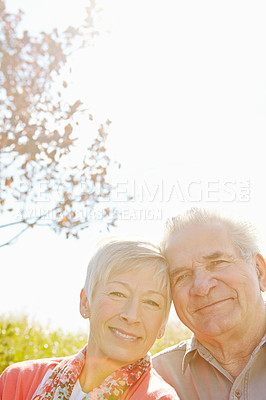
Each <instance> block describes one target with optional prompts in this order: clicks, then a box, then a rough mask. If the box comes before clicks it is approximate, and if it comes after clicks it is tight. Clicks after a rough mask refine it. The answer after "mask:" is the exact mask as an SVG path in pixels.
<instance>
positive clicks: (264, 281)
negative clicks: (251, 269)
mask: <svg viewBox="0 0 266 400" xmlns="http://www.w3.org/2000/svg"><path fill="white" fill-rule="evenodd" d="M256 271H257V275H258V280H259V285H260V290H261V291H262V292H264V291H265V290H266V264H265V260H264V258H263V257H262V255H261V254H257V255H256Z"/></svg>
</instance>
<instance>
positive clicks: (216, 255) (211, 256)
mask: <svg viewBox="0 0 266 400" xmlns="http://www.w3.org/2000/svg"><path fill="white" fill-rule="evenodd" d="M222 256H225V254H224V253H222V252H221V251H215V252H213V253H211V254H208V255H207V256H202V258H203V260H214V259H216V258H220V257H222Z"/></svg>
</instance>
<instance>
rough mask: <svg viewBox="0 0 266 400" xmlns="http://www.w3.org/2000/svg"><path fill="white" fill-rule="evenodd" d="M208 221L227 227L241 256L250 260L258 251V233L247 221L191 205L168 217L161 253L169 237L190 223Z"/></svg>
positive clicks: (199, 223)
mask: <svg viewBox="0 0 266 400" xmlns="http://www.w3.org/2000/svg"><path fill="white" fill-rule="evenodd" d="M209 222H216V223H220V224H221V225H223V226H225V227H226V228H227V229H228V232H229V233H230V235H231V238H232V243H233V244H234V246H235V247H236V248H237V249H239V250H240V252H241V255H242V257H243V258H244V259H245V260H247V261H251V258H252V256H253V255H255V254H258V253H260V250H259V245H258V235H257V232H256V229H255V227H254V226H253V225H252V224H251V223H250V222H248V221H245V220H239V219H236V218H234V217H232V216H228V215H224V214H222V213H221V212H219V211H218V210H214V209H203V208H197V207H193V208H191V209H189V210H188V211H186V212H185V213H184V214H180V215H177V216H175V217H173V218H171V219H168V221H167V222H166V225H165V231H164V235H163V239H162V242H161V246H160V247H161V250H162V253H163V254H164V253H165V250H166V246H167V242H168V240H169V238H170V237H171V236H173V235H175V234H176V233H178V232H181V231H182V230H184V229H186V228H187V227H188V226H192V225H203V224H207V223H209Z"/></svg>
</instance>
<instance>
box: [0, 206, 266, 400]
mask: <svg viewBox="0 0 266 400" xmlns="http://www.w3.org/2000/svg"><path fill="white" fill-rule="evenodd" d="M160 250H161V251H159V249H158V248H157V247H156V246H153V245H152V244H149V243H146V242H136V241H124V240H123V241H121V240H109V241H106V242H105V243H102V244H101V245H100V246H99V247H98V249H96V252H95V254H94V256H93V257H92V259H91V260H90V262H89V266H88V270H87V277H86V281H85V285H84V288H83V289H82V291H81V295H80V312H81V315H82V316H83V317H84V318H89V320H90V333H89V337H88V343H87V344H86V346H85V347H84V348H83V349H81V351H80V352H79V353H78V354H76V355H74V356H71V357H65V358H57V359H54V358H53V359H43V360H35V361H25V362H22V363H17V364H14V365H12V366H9V367H8V368H7V369H6V370H5V371H4V372H3V374H2V376H1V378H0V400H11V399H12V400H40V399H53V400H56V399H57V400H59V399H60V400H61V399H70V400H79V399H80V400H81V399H82V400H84V399H111V400H114V399H133V400H140V399H165V400H168V399H172V400H174V399H182V400H195V399H202V400H226V399H243V400H244V399H245V400H247V399H252V400H263V399H264V400H265V399H266V344H265V341H266V335H265V333H266V332H265V331H266V311H265V304H264V300H263V296H262V292H264V291H265V289H266V267H265V262H264V259H263V257H262V256H261V255H260V251H259V248H258V245H257V241H256V236H255V233H254V230H253V228H252V226H251V225H249V224H247V223H245V222H241V221H235V220H232V219H230V218H229V217H225V216H221V215H220V214H218V213H217V212H214V211H207V210H201V209H192V210H189V211H188V212H186V213H185V214H183V215H179V216H177V217H175V218H173V219H171V220H170V221H168V223H167V225H166V230H165V235H164V237H163V240H162V243H161V249H160ZM168 272H169V274H168ZM169 275H170V280H169ZM171 296H172V299H173V302H174V306H175V309H176V312H177V315H178V317H179V319H180V320H181V321H182V322H183V323H184V324H185V325H186V326H187V327H188V328H189V329H190V330H191V331H192V332H193V335H192V338H191V339H190V340H187V341H185V342H182V343H180V344H177V345H176V346H174V347H171V348H169V349H166V350H164V351H163V352H161V353H159V354H157V355H156V356H154V358H153V359H152V360H151V359H150V355H149V349H150V348H151V346H152V345H153V343H154V341H155V340H156V338H160V337H162V335H163V333H164V328H165V325H166V322H167V318H168V313H169V309H170V303H171V300H170V299H171Z"/></svg>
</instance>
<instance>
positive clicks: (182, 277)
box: [173, 273, 189, 285]
mask: <svg viewBox="0 0 266 400" xmlns="http://www.w3.org/2000/svg"><path fill="white" fill-rule="evenodd" d="M188 277H189V274H187V273H186V274H182V275H178V276H176V277H175V278H174V279H173V285H178V284H180V283H183V282H184V281H185V280H186V279H187V278H188Z"/></svg>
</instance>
